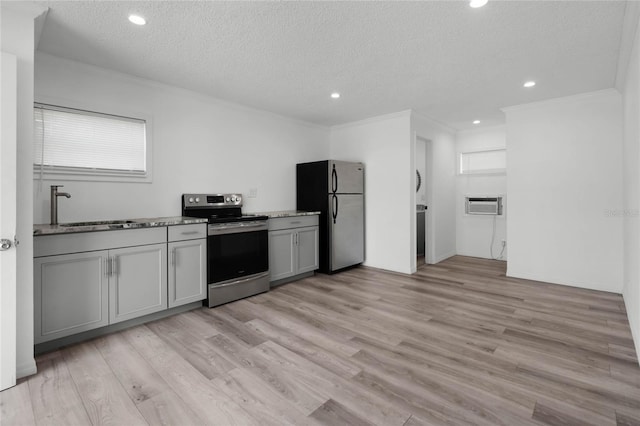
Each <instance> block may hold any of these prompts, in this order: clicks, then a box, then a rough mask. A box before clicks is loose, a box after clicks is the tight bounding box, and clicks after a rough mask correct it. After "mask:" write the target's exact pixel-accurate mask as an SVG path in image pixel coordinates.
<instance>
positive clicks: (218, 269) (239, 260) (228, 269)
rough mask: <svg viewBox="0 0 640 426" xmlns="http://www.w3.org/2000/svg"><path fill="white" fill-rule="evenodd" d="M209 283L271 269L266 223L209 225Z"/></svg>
mask: <svg viewBox="0 0 640 426" xmlns="http://www.w3.org/2000/svg"><path fill="white" fill-rule="evenodd" d="M208 234H209V236H208V237H207V257H208V267H207V274H208V275H207V278H208V280H207V282H208V283H209V284H215V283H219V282H222V281H228V280H231V279H236V278H242V277H245V276H248V275H253V274H257V273H260V272H266V271H268V270H269V236H268V233H267V222H266V221H255V222H253V221H252V222H234V223H225V224H212V225H209V231H208Z"/></svg>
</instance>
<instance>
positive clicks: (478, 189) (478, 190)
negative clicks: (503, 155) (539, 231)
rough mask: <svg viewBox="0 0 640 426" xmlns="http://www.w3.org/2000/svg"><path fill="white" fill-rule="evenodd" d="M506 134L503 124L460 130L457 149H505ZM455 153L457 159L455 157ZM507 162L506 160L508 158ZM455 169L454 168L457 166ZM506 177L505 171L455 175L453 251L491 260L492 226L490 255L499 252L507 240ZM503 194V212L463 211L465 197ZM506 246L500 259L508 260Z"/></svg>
mask: <svg viewBox="0 0 640 426" xmlns="http://www.w3.org/2000/svg"><path fill="white" fill-rule="evenodd" d="M505 147H506V134H505V127H504V126H495V127H485V128H480V129H473V130H466V131H460V132H458V133H457V135H456V151H457V154H459V153H460V152H471V151H481V150H485V149H492V148H505ZM457 154H456V159H457V158H458V157H457ZM507 161H509V160H508V159H507ZM456 172H457V169H456ZM506 194H507V176H506V174H488V175H460V174H459V175H457V177H456V251H457V253H458V254H460V255H463V256H473V257H484V258H486V259H491V258H492V256H491V249H490V246H491V236H492V234H493V232H494V231H493V229H494V220H495V238H494V243H493V258H497V257H498V256H499V255H500V252H501V251H502V244H501V241H502V240H506V239H507V214H508V208H507V199H506ZM467 196H476V197H488V196H503V197H504V198H503V200H502V201H503V206H504V209H503V214H502V215H501V216H482V215H475V216H474V215H466V214H465V205H464V201H465V197H467ZM507 251H508V246H507V247H505V249H504V252H503V255H502V259H503V260H506V259H507Z"/></svg>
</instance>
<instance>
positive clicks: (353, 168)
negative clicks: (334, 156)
mask: <svg viewBox="0 0 640 426" xmlns="http://www.w3.org/2000/svg"><path fill="white" fill-rule="evenodd" d="M334 192H335V193H338V194H362V193H363V192H364V165H363V164H362V163H349V162H347V161H329V193H334Z"/></svg>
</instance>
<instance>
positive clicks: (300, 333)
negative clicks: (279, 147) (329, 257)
mask: <svg viewBox="0 0 640 426" xmlns="http://www.w3.org/2000/svg"><path fill="white" fill-rule="evenodd" d="M504 269H505V267H504V263H502V262H497V261H488V260H480V259H473V258H466V257H454V258H451V259H449V260H447V261H444V262H442V263H440V264H438V265H431V266H426V267H425V266H423V267H422V268H421V269H420V270H419V272H418V273H417V274H416V275H413V276H405V275H400V274H393V273H386V272H382V271H378V270H373V269H368V268H358V269H353V270H349V271H346V272H343V273H340V274H337V275H334V276H326V275H317V276H315V277H312V278H308V279H305V280H301V281H298V282H295V283H291V284H287V285H284V286H281V287H278V288H277V289H275V290H274V291H271V292H269V293H266V294H262V295H259V296H256V297H253V298H250V299H246V300H242V301H239V302H235V303H231V304H228V305H226V306H222V307H219V308H215V309H206V308H202V309H197V310H195V311H191V312H188V313H184V314H180V315H176V316H174V317H171V318H168V319H163V320H159V321H156V322H153V323H149V324H146V325H143V326H138V327H135V328H132V329H129V330H126V331H123V332H118V333H115V334H112V335H109V336H106V337H102V338H98V339H95V340H92V341H88V342H85V343H82V344H78V345H75V346H71V347H68V348H65V349H63V350H60V351H56V352H53V353H50V354H47V355H44V356H41V357H39V358H38V359H37V363H38V374H37V375H35V376H32V377H30V378H28V380H23V381H21V382H20V383H19V384H18V385H17V386H16V387H14V388H11V389H9V390H7V391H4V392H2V393H0V409H1V412H0V414H1V418H0V423H2V424H3V425H13V424H17V425H22V424H38V425H40V424H54V425H72V424H81V425H82V424H87V425H88V424H113V425H136V424H152V425H157V424H171V425H191V424H193V425H200V424H216V425H232V424H239V425H254V424H260V425H284V424H296V425H299V424H328V425H339V424H349V425H360V424H381V425H420V424H455V425H457V424H467V425H468V424H478V425H495V424H503V425H510V426H514V425H530V424H531V425H532V424H537V425H542V424H556V425H615V424H618V425H630V424H639V423H640V368H639V367H638V363H637V359H636V353H635V350H634V347H633V342H632V340H631V334H630V331H629V325H628V322H627V316H626V314H625V309H624V304H623V301H622V298H621V296H619V295H615V294H610V293H602V292H596V291H589V290H582V289H576V288H569V287H562V286H556V285H551V284H545V283H537V282H527V281H523V280H517V279H510V278H506V277H505V274H504V272H505V270H504Z"/></svg>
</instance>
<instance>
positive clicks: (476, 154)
mask: <svg viewBox="0 0 640 426" xmlns="http://www.w3.org/2000/svg"><path fill="white" fill-rule="evenodd" d="M506 171H507V150H506V149H504V148H500V149H489V150H484V151H473V152H461V153H460V168H459V173H460V174H462V175H467V174H482V173H500V174H502V173H506Z"/></svg>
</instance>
